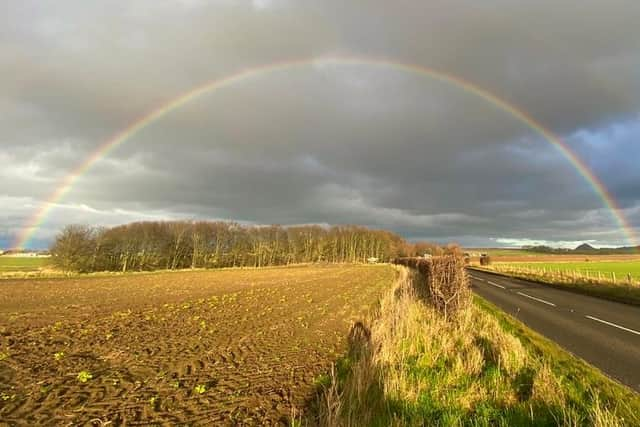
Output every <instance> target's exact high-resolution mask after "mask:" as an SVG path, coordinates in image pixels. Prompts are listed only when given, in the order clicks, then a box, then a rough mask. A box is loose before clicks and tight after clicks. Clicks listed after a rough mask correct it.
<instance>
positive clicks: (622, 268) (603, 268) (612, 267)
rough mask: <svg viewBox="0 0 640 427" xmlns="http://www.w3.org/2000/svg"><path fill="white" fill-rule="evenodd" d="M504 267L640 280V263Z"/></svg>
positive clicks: (515, 263) (577, 263)
mask: <svg viewBox="0 0 640 427" xmlns="http://www.w3.org/2000/svg"><path fill="white" fill-rule="evenodd" d="M496 264H500V263H496ZM504 265H505V266H506V265H508V266H509V267H516V268H520V267H522V268H530V269H537V270H543V269H546V270H547V271H549V270H552V271H558V270H560V271H577V272H580V273H583V274H586V273H589V274H591V275H593V274H595V275H597V274H598V272H600V273H602V275H603V276H607V277H611V273H615V275H616V277H617V278H618V279H623V278H625V277H626V276H627V274H631V276H632V277H633V278H635V279H637V280H640V261H592V262H521V263H520V262H513V263H504Z"/></svg>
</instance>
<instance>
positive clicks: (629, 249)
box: [522, 243, 640, 255]
mask: <svg viewBox="0 0 640 427" xmlns="http://www.w3.org/2000/svg"><path fill="white" fill-rule="evenodd" d="M522 249H526V250H527V251H530V252H538V253H545V254H586V255H617V254H637V253H640V246H624V247H620V248H594V247H593V246H591V245H590V244H588V243H583V244H581V245H579V246H578V247H577V248H575V249H561V248H552V247H549V246H525V247H523V248H522Z"/></svg>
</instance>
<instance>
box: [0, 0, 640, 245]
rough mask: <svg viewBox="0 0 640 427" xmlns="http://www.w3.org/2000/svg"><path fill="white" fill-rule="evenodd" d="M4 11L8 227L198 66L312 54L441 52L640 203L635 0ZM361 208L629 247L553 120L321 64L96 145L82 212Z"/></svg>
mask: <svg viewBox="0 0 640 427" xmlns="http://www.w3.org/2000/svg"><path fill="white" fill-rule="evenodd" d="M6 9H7V10H6V13H4V14H3V15H2V16H1V17H0V68H1V69H2V71H3V82H2V85H3V86H2V91H1V92H0V113H1V114H0V129H1V130H0V146H1V147H2V151H0V166H1V168H0V180H1V181H0V182H2V183H1V184H0V188H1V190H2V191H1V194H0V196H2V198H1V199H0V202H1V203H2V208H3V209H2V214H0V215H1V216H0V218H2V222H1V224H2V226H0V233H1V236H2V237H1V238H2V239H3V240H4V241H6V240H8V237H7V236H12V235H14V234H15V233H17V232H18V231H19V229H20V228H21V226H22V224H24V222H26V220H27V218H28V217H29V216H30V215H31V214H32V213H33V212H34V211H35V210H36V209H37V207H38V206H39V204H40V203H41V202H42V201H43V200H46V199H47V197H48V195H49V194H50V193H51V192H53V191H54V190H55V188H56V187H57V186H58V185H59V182H60V181H61V180H62V179H63V177H64V176H65V175H66V174H67V173H68V172H69V171H71V170H73V169H74V168H75V167H76V166H77V165H78V164H80V163H82V162H83V159H84V158H86V156H88V155H89V154H90V153H91V152H92V151H93V150H95V149H96V148H97V147H98V146H99V145H100V144H102V143H103V142H104V141H105V140H107V139H108V138H110V137H112V136H113V135H114V134H116V133H117V132H118V131H119V130H121V129H123V128H125V127H126V126H128V124H129V123H131V122H133V121H134V120H136V118H137V117H140V116H141V115H142V114H144V113H145V112H147V111H149V110H150V109H152V108H154V107H155V106H157V105H160V104H161V103H163V102H166V101H167V100H169V99H171V98H172V97H175V96H176V95H178V94H180V93H182V92H184V91H187V90H189V89H191V88H193V87H195V86H197V85H201V84H202V83H203V82H206V81H211V80H212V79H216V78H220V77H223V76H226V75H229V74H231V73H234V72H237V71H238V70H242V69H247V68H251V67H255V66H257V65H260V64H266V63H272V62H277V61H283V60H288V59H292V58H301V57H318V58H319V57H323V56H326V55H332V54H338V55H351V54H354V55H359V56H367V55H369V56H375V57H384V58H388V59H392V60H396V61H399V62H406V63H412V64H418V65H422V66H428V67H433V68H435V69H438V70H441V71H443V72H446V73H451V74H454V75H457V76H460V77H462V78H465V79H468V80H470V81H473V82H475V83H477V84H478V85H480V86H482V87H484V88H486V89H488V90H490V91H492V92H494V93H495V94H496V95H498V96H501V97H502V98H504V99H505V100H507V101H509V102H511V103H513V104H515V105H517V106H519V107H520V108H522V109H523V110H525V111H526V112H528V113H529V114H531V115H532V116H533V117H535V118H536V119H537V120H539V121H540V122H542V123H543V124H544V125H545V126H547V127H549V128H551V129H552V130H553V131H555V132H557V133H558V134H560V135H561V136H563V137H564V138H565V139H566V140H567V141H568V143H569V144H570V146H571V147H572V148H573V149H574V150H575V151H576V152H578V153H579V154H580V156H581V158H582V159H584V160H585V162H586V163H587V164H588V165H589V166H590V167H591V168H592V169H593V170H594V172H595V173H596V174H597V175H598V176H599V177H600V178H601V179H602V181H603V182H604V183H605V184H606V185H607V186H608V188H609V189H610V190H611V192H612V193H613V195H614V196H615V197H616V198H617V199H618V200H619V202H620V205H621V206H622V207H623V208H624V209H625V212H626V214H627V215H628V217H629V220H630V222H632V223H633V224H638V221H639V220H640V213H639V210H640V209H639V208H638V206H639V205H640V190H639V188H638V186H637V184H636V183H637V182H640V172H639V170H638V169H637V167H636V165H635V160H637V159H638V158H639V157H640V152H639V151H638V150H639V148H638V147H639V146H638V144H637V140H638V137H640V125H639V121H640V115H639V112H640V95H639V94H640V79H638V78H637V72H638V70H639V69H640V29H639V28H640V27H638V25H637V22H638V18H639V17H640V4H638V3H637V2H623V1H610V2H600V1H598V2H595V1H593V2H592V1H580V2H577V1H576V2H573V1H571V2H563V3H560V4H558V3H557V2H546V1H545V2H527V4H524V3H523V2H511V1H508V2H507V1H504V2H503V1H492V2H482V3H478V2H450V1H448V2H428V4H426V2H417V1H412V2H410V1H399V2H393V5H391V3H389V2H387V1H366V2H364V1H363V2H360V1H355V2H347V3H346V4H345V3H344V2H327V1H318V2H312V1H295V2H293V1H292V2H287V1H279V0H272V1H269V0H261V1H253V2H237V1H230V0H229V1H224V0H221V1H215V2H205V1H197V0H190V1H181V2H162V1H135V2H122V3H120V4H116V3H113V2H91V3H90V2H86V1H82V2H75V3H71V2H65V3H60V2H11V3H9V4H8V5H7V7H6ZM171 217H190V218H226V219H236V220H241V221H249V222H256V223H312V222H317V223H362V224H367V225H371V226H378V227H385V228H391V229H393V230H396V231H398V232H400V233H403V234H404V235H405V236H407V237H409V238H432V239H437V240H440V241H446V240H450V239H453V240H457V241H460V242H462V243H468V244H480V243H481V242H484V244H499V243H501V242H505V241H504V240H502V241H498V240H496V239H504V238H506V239H513V241H516V242H517V241H520V240H518V239H525V238H530V239H536V240H544V241H567V242H573V241H577V240H593V241H594V242H596V243H600V244H616V243H619V242H621V241H622V238H623V236H622V234H621V233H620V231H619V230H618V228H617V225H616V223H615V221H613V219H612V217H611V214H610V212H608V211H607V209H606V208H605V207H603V202H602V200H600V199H599V198H598V197H597V196H596V195H595V193H594V192H593V190H592V189H591V188H590V186H589V184H588V183H587V182H586V181H585V179H584V178H583V177H581V176H579V175H578V174H577V173H576V171H575V170H574V169H573V168H572V167H571V166H570V164H569V162H568V161H567V159H565V158H564V157H562V155H561V154H560V153H559V152H558V150H556V149H555V148H553V147H552V146H551V145H550V144H548V143H547V142H545V141H544V140H543V139H542V138H541V137H540V136H539V135H537V134H536V133H535V132H533V131H532V130H531V129H529V128H527V127H526V126H524V125H523V124H522V123H520V122H518V120H516V119H514V118H513V117H510V116H509V115H508V114H506V113H505V112H504V111H501V110H499V109H498V108H496V107H495V106H492V105H490V104H489V103H487V102H486V101H485V100H483V99H480V98H478V97H477V96H474V95H471V94H469V93H465V91H463V90H461V89H460V88H455V87H451V86H449V85H445V84H443V83H441V82H437V81H434V80H429V79H427V78H425V77H421V76H415V75H410V74H406V73H403V72H400V71H398V70H394V69H384V68H376V67H362V66H345V65H342V66H340V65H337V66H326V65H323V66H320V65H316V66H314V65H309V66H307V67H304V68H298V69H291V70H286V71H282V72H276V73H273V74H270V75H264V76H260V77H257V78H255V79H252V80H249V81H246V82H243V83H242V84H239V85H236V86H233V87H228V88H225V89H222V90H220V91H217V92H216V93H215V94H210V95H208V96H204V97H202V98H200V99H198V100H195V101H193V102H191V103H189V104H188V105H186V106H184V107H183V108H181V109H179V110H177V111H175V112H173V113H172V114H170V115H168V116H166V117H165V118H163V119H162V120H161V121H159V122H157V123H155V124H154V125H152V126H150V127H148V128H146V129H144V130H143V131H142V132H140V133H139V134H137V135H136V136H135V137H134V138H132V139H131V140H130V141H128V142H127V143H126V144H124V145H122V146H121V147H119V148H118V149H117V150H115V151H113V152H112V153H110V156H109V157H108V158H106V159H103V160H102V161H100V162H99V163H98V164H96V165H95V166H94V167H93V168H92V169H91V170H90V171H89V173H88V174H86V175H85V176H83V177H82V178H81V179H79V180H78V182H77V184H76V186H75V187H74V189H73V191H72V192H70V193H69V194H68V195H67V196H66V198H65V199H64V200H62V201H60V206H58V207H56V208H55V209H54V210H53V211H52V214H51V217H50V220H49V222H48V223H47V225H46V227H45V228H43V230H41V231H40V233H39V234H38V235H37V238H39V239H41V241H46V240H47V239H48V238H50V237H51V235H52V233H54V232H55V230H56V229H57V228H58V227H59V226H61V225H62V224H64V223H65V222H69V221H84V222H95V223H101V224H114V223H118V222H122V221H131V220H136V219H145V218H171Z"/></svg>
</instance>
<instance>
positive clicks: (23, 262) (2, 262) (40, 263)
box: [0, 256, 51, 273]
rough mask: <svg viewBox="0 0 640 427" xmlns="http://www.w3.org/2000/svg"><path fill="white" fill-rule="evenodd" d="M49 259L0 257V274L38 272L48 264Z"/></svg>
mask: <svg viewBox="0 0 640 427" xmlns="http://www.w3.org/2000/svg"><path fill="white" fill-rule="evenodd" d="M50 261H51V259H50V258H39V257H8V256H0V273H4V272H13V271H20V272H29V271H38V270H40V269H41V268H43V267H46V266H47V265H48V264H49V263H50Z"/></svg>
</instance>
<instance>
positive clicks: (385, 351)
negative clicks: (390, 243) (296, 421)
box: [316, 262, 620, 427]
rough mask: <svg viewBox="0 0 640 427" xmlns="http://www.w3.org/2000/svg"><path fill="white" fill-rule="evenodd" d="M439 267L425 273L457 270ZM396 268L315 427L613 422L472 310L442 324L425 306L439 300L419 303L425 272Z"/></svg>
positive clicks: (335, 375)
mask: <svg viewBox="0 0 640 427" xmlns="http://www.w3.org/2000/svg"><path fill="white" fill-rule="evenodd" d="M414 265H417V266H420V268H425V267H424V265H425V264H424V263H423V262H420V263H419V264H414ZM432 265H433V264H432ZM437 265H438V267H436V268H433V267H429V270H428V272H430V273H432V272H434V271H438V272H440V273H441V272H443V271H444V274H453V273H452V272H451V270H450V269H449V268H450V266H451V265H457V264H455V263H454V264H443V265H440V264H437ZM397 268H398V280H397V283H396V286H395V288H394V289H392V290H390V291H389V292H388V293H387V294H386V295H385V296H384V297H383V298H382V300H381V301H380V304H379V306H378V307H377V309H376V310H374V311H373V312H372V313H371V314H370V316H369V317H368V318H367V319H365V320H363V321H361V322H357V323H356V324H354V328H353V330H352V333H351V335H350V339H349V341H350V347H351V348H350V352H349V354H348V356H347V357H346V358H345V359H344V360H342V361H341V362H340V363H338V365H337V368H336V370H334V371H333V372H332V382H331V384H330V385H329V386H328V387H326V388H325V389H324V394H323V396H322V399H321V403H320V410H319V415H318V416H319V418H318V419H317V420H316V421H318V422H319V424H320V425H324V426H332V427H333V426H406V425H409V426H425V425H427V426H428V425H442V426H457V425H474V426H484V425H486V426H493V425H498V426H510V425H611V426H614V425H618V424H616V423H619V422H620V420H619V419H618V418H617V417H616V416H615V415H614V414H613V413H612V412H610V411H609V410H608V409H606V408H604V407H603V406H602V405H594V406H593V407H592V409H593V410H592V411H591V412H589V411H588V410H581V409H580V408H578V407H577V406H576V405H575V404H574V402H572V401H571V399H570V398H569V397H567V394H566V393H565V391H564V383H563V381H564V380H563V379H562V378H560V377H558V376H557V375H556V374H554V372H553V371H552V370H551V369H550V368H549V366H547V365H546V364H545V363H544V362H542V361H541V360H540V359H538V358H537V357H534V356H532V355H530V354H529V353H528V352H527V350H526V349H525V348H524V347H523V345H522V344H521V342H520V341H519V340H518V339H517V338H516V337H514V336H513V335H511V334H508V333H506V332H505V331H504V330H503V329H502V328H501V326H500V325H499V323H498V321H497V320H496V319H495V318H494V317H492V316H490V315H489V314H487V313H486V312H484V311H482V310H481V309H480V308H478V307H476V306H475V305H473V304H465V305H464V306H463V305H458V306H457V308H458V310H457V312H456V315H455V316H448V317H445V316H444V315H443V314H444V312H443V308H442V307H443V306H440V307H439V308H435V306H434V305H433V304H432V302H433V301H441V298H442V297H441V296H440V295H439V294H438V293H434V292H433V291H432V290H429V293H428V294H429V297H428V299H427V300H426V301H425V300H424V299H423V298H422V297H423V295H424V286H425V281H424V280H425V278H424V274H425V272H424V271H421V272H418V271H417V268H416V269H409V268H405V267H401V266H399V267H397ZM440 268H441V269H440ZM449 277H450V278H453V279H454V280H457V279H458V278H459V276H456V275H455V274H453V275H451V276H449ZM443 282H444V280H443V279H442V278H439V279H438V281H437V283H439V284H440V283H443ZM440 289H447V287H446V286H442V287H441V288H440ZM434 294H435V295H436V297H435V299H432V296H433V295H434ZM449 298H450V297H449ZM445 299H447V297H445ZM444 307H447V306H446V305H444ZM449 308H450V306H449V307H447V308H446V309H445V310H444V311H447V310H448V309H449Z"/></svg>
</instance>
